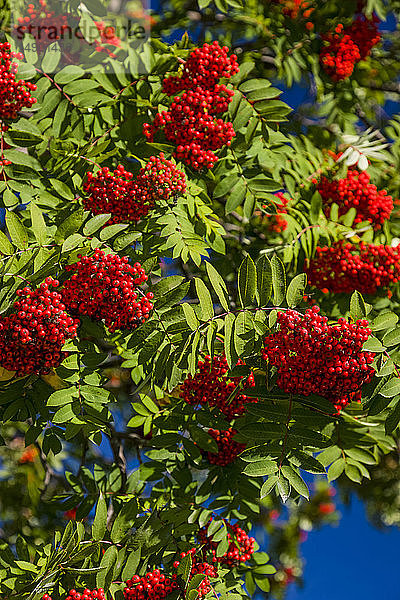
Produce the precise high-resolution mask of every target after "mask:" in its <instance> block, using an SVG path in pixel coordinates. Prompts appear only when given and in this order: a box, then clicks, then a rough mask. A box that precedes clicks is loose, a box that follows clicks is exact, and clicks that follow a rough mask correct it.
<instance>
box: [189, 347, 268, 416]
mask: <svg viewBox="0 0 400 600" xmlns="http://www.w3.org/2000/svg"><path fill="white" fill-rule="evenodd" d="M240 364H243V361H239V362H238V365H240ZM228 371H229V367H228V362H227V360H226V357H225V356H224V355H217V356H214V358H213V359H211V356H205V357H204V360H199V362H198V370H197V373H196V374H195V375H194V377H192V376H191V375H189V376H188V377H187V379H186V380H185V381H184V382H183V384H182V388H181V393H180V397H181V398H183V399H184V400H185V402H187V403H188V404H191V405H192V406H198V405H201V406H208V407H209V408H212V407H214V406H216V407H218V408H219V410H220V411H221V412H222V413H223V414H224V415H225V416H226V417H227V418H228V419H229V420H231V419H234V418H236V417H239V416H241V415H242V414H243V413H244V412H245V410H246V409H245V405H246V404H248V403H250V402H258V398H252V397H250V396H246V395H244V394H236V395H235V396H234V397H232V398H231V395H232V394H233V393H234V391H235V389H236V387H237V386H238V385H239V383H240V382H242V387H244V388H248V387H254V386H255V382H254V376H253V374H252V373H251V374H250V375H249V377H247V378H244V377H228V376H227V372H228Z"/></svg>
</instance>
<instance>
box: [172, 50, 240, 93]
mask: <svg viewBox="0 0 400 600" xmlns="http://www.w3.org/2000/svg"><path fill="white" fill-rule="evenodd" d="M228 52H229V48H227V46H223V47H222V48H221V46H220V45H219V43H218V42H213V43H212V44H203V46H202V47H201V48H195V49H194V50H192V52H191V53H190V54H189V56H188V59H187V61H186V62H185V64H184V66H183V68H182V69H181V71H180V73H179V74H178V75H171V76H170V77H167V78H166V79H164V82H163V88H164V91H165V92H166V93H167V94H168V96H172V95H174V94H178V93H179V92H182V91H183V90H193V89H195V88H197V87H201V88H203V89H208V90H212V89H213V88H215V86H216V85H217V83H218V81H219V80H220V79H221V78H223V77H224V78H227V79H229V78H230V77H232V75H235V73H238V72H239V66H238V62H237V58H236V56H235V55H234V54H231V55H230V56H229V55H228Z"/></svg>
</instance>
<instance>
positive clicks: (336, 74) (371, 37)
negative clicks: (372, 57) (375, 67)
mask: <svg viewBox="0 0 400 600" xmlns="http://www.w3.org/2000/svg"><path fill="white" fill-rule="evenodd" d="M378 23H379V19H378V18H377V17H376V16H373V17H372V19H367V18H366V17H365V15H361V14H360V15H358V16H357V17H356V19H355V20H354V21H353V23H352V24H351V25H350V26H349V27H344V26H343V25H342V24H341V23H340V24H339V25H337V27H336V28H335V30H334V31H333V32H332V31H330V32H328V33H327V34H325V35H323V36H321V37H322V39H323V40H324V41H326V42H327V43H328V45H327V46H325V47H324V48H322V50H321V52H320V62H321V65H322V67H323V69H324V70H325V71H326V73H327V74H328V75H329V76H330V77H331V79H332V80H333V81H340V80H342V79H346V78H347V77H350V75H351V74H352V73H353V70H354V66H355V64H356V63H358V62H359V61H360V60H364V59H365V58H367V56H368V55H369V54H370V52H371V49H372V48H373V47H374V46H376V44H378V43H379V41H380V39H381V36H380V34H379V31H378Z"/></svg>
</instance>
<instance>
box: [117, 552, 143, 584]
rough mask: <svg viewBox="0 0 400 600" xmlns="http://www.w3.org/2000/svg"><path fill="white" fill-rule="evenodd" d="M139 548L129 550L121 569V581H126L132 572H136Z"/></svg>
mask: <svg viewBox="0 0 400 600" xmlns="http://www.w3.org/2000/svg"><path fill="white" fill-rule="evenodd" d="M140 553H141V548H140V547H139V548H137V549H136V550H134V551H133V552H131V553H130V554H129V556H128V559H127V561H126V564H125V567H124V569H123V571H122V581H127V580H128V579H130V578H131V577H132V574H135V573H136V570H137V568H138V566H139V561H140Z"/></svg>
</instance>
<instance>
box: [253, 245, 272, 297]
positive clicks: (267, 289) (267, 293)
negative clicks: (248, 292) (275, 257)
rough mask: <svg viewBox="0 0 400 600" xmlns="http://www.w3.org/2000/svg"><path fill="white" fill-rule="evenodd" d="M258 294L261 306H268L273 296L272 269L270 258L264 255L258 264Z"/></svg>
mask: <svg viewBox="0 0 400 600" xmlns="http://www.w3.org/2000/svg"><path fill="white" fill-rule="evenodd" d="M256 271H257V292H258V304H259V306H267V304H268V302H269V300H270V298H271V294H272V267H271V262H270V260H269V258H268V257H267V256H266V255H265V254H264V255H263V256H261V257H260V258H259V259H258V261H257V263H256Z"/></svg>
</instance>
